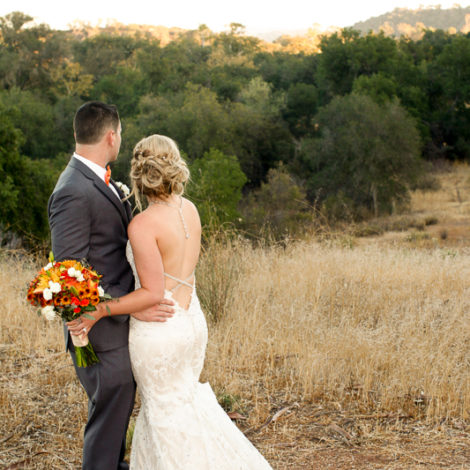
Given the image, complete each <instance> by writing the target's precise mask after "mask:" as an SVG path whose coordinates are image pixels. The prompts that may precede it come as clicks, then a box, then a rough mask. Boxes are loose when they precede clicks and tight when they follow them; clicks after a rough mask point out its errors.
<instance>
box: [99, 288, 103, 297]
mask: <svg viewBox="0 0 470 470" xmlns="http://www.w3.org/2000/svg"><path fill="white" fill-rule="evenodd" d="M98 295H99V296H100V297H103V296H104V289H103V288H102V287H101V286H98Z"/></svg>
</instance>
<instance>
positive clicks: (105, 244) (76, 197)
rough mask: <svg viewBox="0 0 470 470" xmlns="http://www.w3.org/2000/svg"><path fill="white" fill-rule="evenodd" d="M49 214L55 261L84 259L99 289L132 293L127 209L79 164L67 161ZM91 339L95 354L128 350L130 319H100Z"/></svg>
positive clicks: (129, 216) (127, 205)
mask: <svg viewBox="0 0 470 470" xmlns="http://www.w3.org/2000/svg"><path fill="white" fill-rule="evenodd" d="M110 184H114V183H113V182H112V181H111V183H110ZM114 187H115V188H116V190H117V191H118V193H119V195H120V196H121V197H123V194H122V192H121V191H120V189H119V188H118V187H117V186H116V185H114ZM48 212H49V224H50V228H51V238H52V252H53V253H54V256H55V259H56V260H57V261H62V260H64V259H76V260H81V259H85V260H86V261H87V262H88V263H89V264H90V265H91V266H92V267H93V269H95V270H96V271H97V272H98V274H100V275H102V276H103V277H102V278H101V281H100V282H101V286H102V287H103V289H104V290H105V292H106V293H108V294H110V295H111V296H112V297H122V296H123V295H125V294H127V293H128V292H130V291H132V290H133V289H134V276H133V274H132V268H131V267H130V265H129V263H128V262H127V260H126V244H127V226H128V224H129V222H130V220H131V217H132V216H131V207H130V204H129V203H128V202H124V203H122V202H121V201H120V200H119V199H118V198H117V197H116V195H115V194H114V192H113V191H112V189H111V188H109V187H108V186H107V185H106V183H104V181H103V180H101V179H100V178H99V177H98V176H97V175H96V174H95V173H94V172H93V171H92V170H91V169H89V168H88V167H87V166H86V165H85V164H84V163H82V162H81V161H80V160H78V159H76V158H73V157H72V158H71V159H70V162H69V164H68V166H67V167H66V169H65V170H64V172H63V173H62V174H61V176H60V178H59V180H58V181H57V184H56V187H55V189H54V191H53V193H52V195H51V197H50V199H49V207H48ZM64 332H65V334H66V345H68V342H69V339H70V336H69V334H68V331H67V329H66V328H65V330H64ZM89 339H90V342H91V344H92V345H93V348H94V349H95V351H97V352H100V351H108V350H111V349H115V348H118V347H121V346H124V345H126V344H127V343H128V315H119V316H113V317H111V318H103V319H101V320H100V321H99V322H98V323H96V324H95V326H94V327H93V329H92V330H91V332H90V334H89Z"/></svg>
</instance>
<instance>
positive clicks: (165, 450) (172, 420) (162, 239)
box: [94, 135, 271, 470]
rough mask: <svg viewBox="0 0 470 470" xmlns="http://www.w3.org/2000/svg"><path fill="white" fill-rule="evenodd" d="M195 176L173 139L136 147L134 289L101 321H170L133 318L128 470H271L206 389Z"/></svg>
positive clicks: (108, 307) (105, 310)
mask: <svg viewBox="0 0 470 470" xmlns="http://www.w3.org/2000/svg"><path fill="white" fill-rule="evenodd" d="M188 178H189V171H188V169H187V166H186V163H185V162H184V161H183V159H182V158H181V156H180V153H179V150H178V148H177V146H176V144H175V142H174V141H173V140H172V139H170V138H168V137H165V136H160V135H152V136H150V137H147V138H145V139H142V140H141V141H140V142H139V143H138V144H137V145H136V147H135V149H134V153H133V158H132V162H131V181H132V194H133V195H134V197H135V200H136V205H137V207H138V208H139V209H140V210H142V202H141V197H142V196H143V197H145V198H146V199H147V202H148V207H147V209H145V210H144V211H143V212H141V213H140V214H138V215H137V216H135V217H134V219H133V220H132V222H131V223H130V225H129V228H128V235H129V242H130V243H129V244H128V249H127V257H128V259H129V262H130V264H131V266H132V268H133V270H134V274H135V278H136V282H137V284H136V287H137V289H136V290H135V291H134V292H132V293H131V294H128V295H126V296H125V297H123V298H121V299H117V300H115V301H110V302H106V303H104V304H99V305H98V311H97V312H95V313H94V316H95V318H96V320H99V319H100V318H102V317H103V316H106V315H119V314H122V313H127V312H129V311H140V310H142V309H143V308H145V307H146V306H148V305H149V303H150V304H152V303H154V304H156V303H158V302H159V301H160V300H161V299H162V298H163V297H165V298H168V299H171V300H173V302H174V305H175V307H174V311H175V313H174V315H173V316H172V317H171V318H169V319H168V320H167V321H166V322H160V323H159V322H153V323H152V322H143V321H139V320H137V319H136V318H134V317H131V320H130V321H131V323H130V331H129V353H130V357H131V364H132V370H133V373H134V377H135V380H136V382H137V387H138V390H139V393H140V397H141V409H140V412H139V415H138V417H137V422H136V426H135V430H134V436H133V441H132V452H131V463H130V467H131V470H265V469H266V470H267V469H271V467H270V465H269V464H268V463H267V461H266V460H265V459H264V458H263V456H262V455H261V454H260V453H259V452H258V451H257V450H256V448H255V447H254V446H253V445H252V444H251V443H250V441H249V440H248V439H247V438H246V437H245V436H244V435H243V433H242V432H241V431H239V430H238V428H237V427H236V426H235V424H233V423H232V421H231V420H230V418H229V417H228V416H227V414H226V413H225V412H224V410H223V409H222V408H221V407H220V406H219V404H218V403H217V399H216V397H215V395H214V393H213V391H212V389H211V387H210V385H209V384H207V383H206V384H201V383H199V375H200V373H201V370H202V367H203V364H204V356H205V349H206V344H207V325H206V320H205V317H204V314H203V312H202V310H201V307H200V304H199V300H198V298H197V294H196V278H195V268H196V265H197V262H198V259H199V253H200V246H201V224H200V220H199V214H198V212H197V209H196V207H195V206H194V204H192V203H191V202H190V201H189V200H187V199H185V198H183V197H182V194H183V191H184V186H185V183H186V182H187V180H188Z"/></svg>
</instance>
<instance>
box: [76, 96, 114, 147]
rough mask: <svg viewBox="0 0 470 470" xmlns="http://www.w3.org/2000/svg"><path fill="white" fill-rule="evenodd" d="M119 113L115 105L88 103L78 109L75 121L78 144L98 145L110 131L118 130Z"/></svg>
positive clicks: (99, 102) (97, 102)
mask: <svg viewBox="0 0 470 470" xmlns="http://www.w3.org/2000/svg"><path fill="white" fill-rule="evenodd" d="M118 125H119V113H118V110H117V108H116V106H114V105H113V104H106V103H101V101H88V102H87V103H85V104H83V105H82V106H80V108H78V110H77V112H76V113H75V117H74V119H73V130H74V132H75V141H76V142H77V144H96V143H98V142H99V141H100V140H101V138H102V137H103V135H104V133H105V132H106V131H107V130H108V129H113V130H117V128H118Z"/></svg>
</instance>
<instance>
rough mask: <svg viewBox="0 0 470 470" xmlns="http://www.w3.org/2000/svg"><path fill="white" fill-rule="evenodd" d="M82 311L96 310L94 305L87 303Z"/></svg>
mask: <svg viewBox="0 0 470 470" xmlns="http://www.w3.org/2000/svg"><path fill="white" fill-rule="evenodd" d="M83 311H84V312H94V311H96V307H95V306H94V305H88V307H84V308H83Z"/></svg>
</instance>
